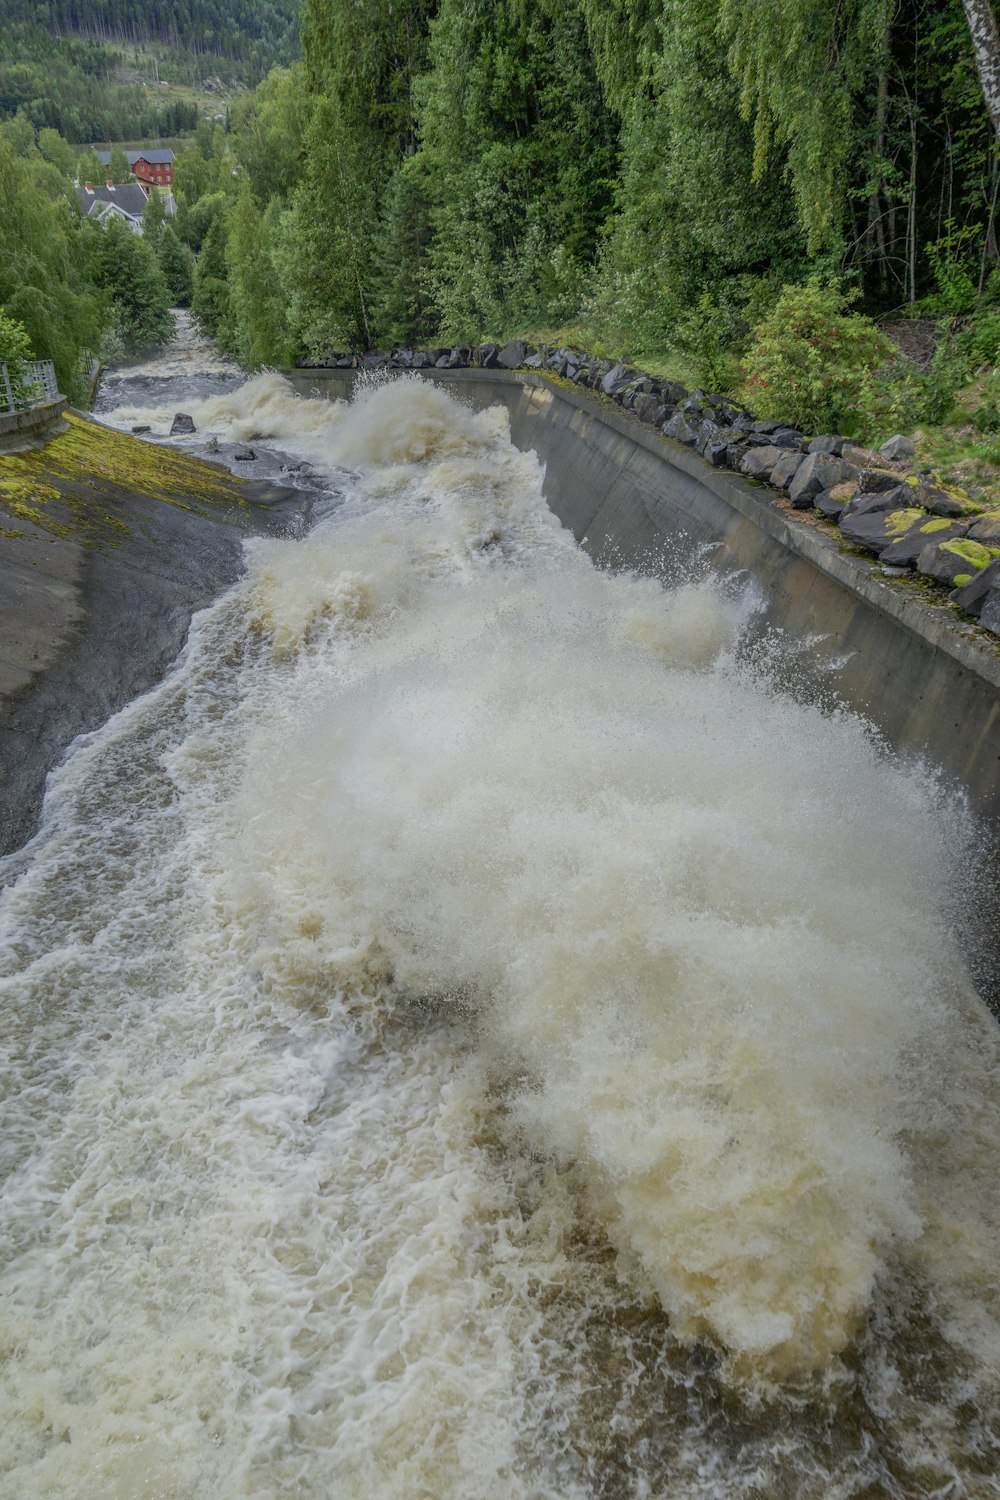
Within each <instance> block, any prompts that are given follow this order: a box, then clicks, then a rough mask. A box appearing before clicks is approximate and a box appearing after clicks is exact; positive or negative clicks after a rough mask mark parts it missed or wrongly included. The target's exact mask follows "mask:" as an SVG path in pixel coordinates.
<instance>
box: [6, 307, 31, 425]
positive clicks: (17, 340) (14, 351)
mask: <svg viewBox="0 0 1000 1500" xmlns="http://www.w3.org/2000/svg"><path fill="white" fill-rule="evenodd" d="M31 358H32V353H31V340H30V339H29V338H28V333H27V330H26V328H25V326H24V324H23V323H19V322H18V321H17V319H16V318H10V317H8V316H7V314H6V312H5V311H4V309H3V308H2V307H0V365H6V367H7V379H8V381H9V383H10V388H11V394H12V396H13V397H14V401H15V403H19V402H21V401H23V400H25V398H26V397H27V396H28V395H29V394H30V382H29V379H28V371H27V370H26V368H25V366H26V365H27V363H28V361H29V360H30V359H31Z"/></svg>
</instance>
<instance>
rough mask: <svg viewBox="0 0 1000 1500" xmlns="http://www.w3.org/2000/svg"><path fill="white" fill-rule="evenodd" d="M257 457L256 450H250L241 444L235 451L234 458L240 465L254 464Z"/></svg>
mask: <svg viewBox="0 0 1000 1500" xmlns="http://www.w3.org/2000/svg"><path fill="white" fill-rule="evenodd" d="M256 457H257V455H256V453H255V452H254V450H253V449H252V448H248V447H247V445H246V444H245V443H240V445H239V447H238V448H235V449H234V450H233V458H234V459H235V461H236V462H237V463H238V464H249V463H252V462H253V461H254V459H255V458H256Z"/></svg>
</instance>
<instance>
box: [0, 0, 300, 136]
mask: <svg viewBox="0 0 1000 1500" xmlns="http://www.w3.org/2000/svg"><path fill="white" fill-rule="evenodd" d="M298 11H299V0H260V3H254V0H232V3H227V4H222V3H221V0H157V3H155V4H153V5H150V6H148V7H143V8H142V12H141V13H137V7H135V6H132V5H125V4H123V3H122V0H50V3H47V4H45V3H43V4H40V5H36V4H33V3H30V0H0V35H2V36H3V49H2V52H0V119H2V118H5V117H9V116H11V115H13V114H16V112H17V111H18V110H19V109H23V110H24V111H25V112H26V113H27V114H28V116H29V118H30V120H31V122H32V124H33V125H34V126H35V129H36V130H39V129H42V128H44V127H51V128H53V129H56V130H58V131H59V132H60V134H61V135H63V136H65V138H66V139H67V140H69V141H72V142H75V143H79V142H84V141H93V140H109V139H112V140H120V139H121V138H122V137H131V136H135V137H142V138H144V139H153V138H158V137H162V136H169V135H177V134H185V133H188V132H190V131H191V130H193V128H194V126H195V124H196V123H197V119H198V117H199V114H201V113H203V112H204V111H205V110H206V109H209V108H210V107H211V105H212V102H213V100H215V101H217V100H218V97H219V93H220V87H221V89H225V88H227V87H240V86H243V85H252V84H254V83H256V82H257V81H258V80H259V79H260V78H261V77H262V76H263V75H264V74H265V73H266V72H267V71H268V69H269V68H271V67H273V66H274V65H275V64H278V63H285V62H289V61H291V60H292V59H293V58H294V57H295V56H297V54H298ZM206 80H208V81H209V87H208V88H207V89H206V88H205V87H204V83H205V81H206Z"/></svg>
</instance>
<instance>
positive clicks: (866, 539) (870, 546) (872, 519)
mask: <svg viewBox="0 0 1000 1500" xmlns="http://www.w3.org/2000/svg"><path fill="white" fill-rule="evenodd" d="M893 515H894V512H892V511H887V510H877V511H869V512H868V514H867V515H863V516H858V515H848V514H847V513H846V512H845V513H844V514H843V515H842V516H841V518H840V522H839V526H840V534H841V536H842V537H843V538H844V539H845V541H848V542H853V543H854V545H855V547H864V549H865V551H866V552H877V553H878V554H879V555H880V556H881V554H882V553H883V552H884V551H885V550H886V548H887V547H888V546H889V544H890V543H891V542H894V541H895V540H896V530H895V526H894V523H893Z"/></svg>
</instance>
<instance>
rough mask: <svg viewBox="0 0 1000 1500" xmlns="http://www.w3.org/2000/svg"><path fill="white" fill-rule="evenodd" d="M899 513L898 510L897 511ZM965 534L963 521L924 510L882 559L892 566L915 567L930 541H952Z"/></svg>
mask: <svg viewBox="0 0 1000 1500" xmlns="http://www.w3.org/2000/svg"><path fill="white" fill-rule="evenodd" d="M897 514H898V512H897ZM964 535H965V526H964V523H962V522H961V521H945V520H942V519H940V518H938V517H937V516H926V515H924V514H923V513H922V512H921V513H920V514H919V515H917V516H916V517H915V518H914V520H913V522H912V524H911V525H910V526H909V527H908V528H907V529H906V531H904V532H903V533H902V535H901V536H899V537H897V539H896V540H895V541H894V542H892V543H891V545H890V546H888V547H887V548H886V549H885V551H884V552H883V553H882V561H883V562H884V563H886V564H887V565H889V566H891V567H896V568H915V567H916V566H917V560H918V559H919V557H920V554H921V552H922V551H923V550H924V548H925V547H926V546H927V544H928V543H929V542H950V541H954V539H955V537H960V536H964Z"/></svg>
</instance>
